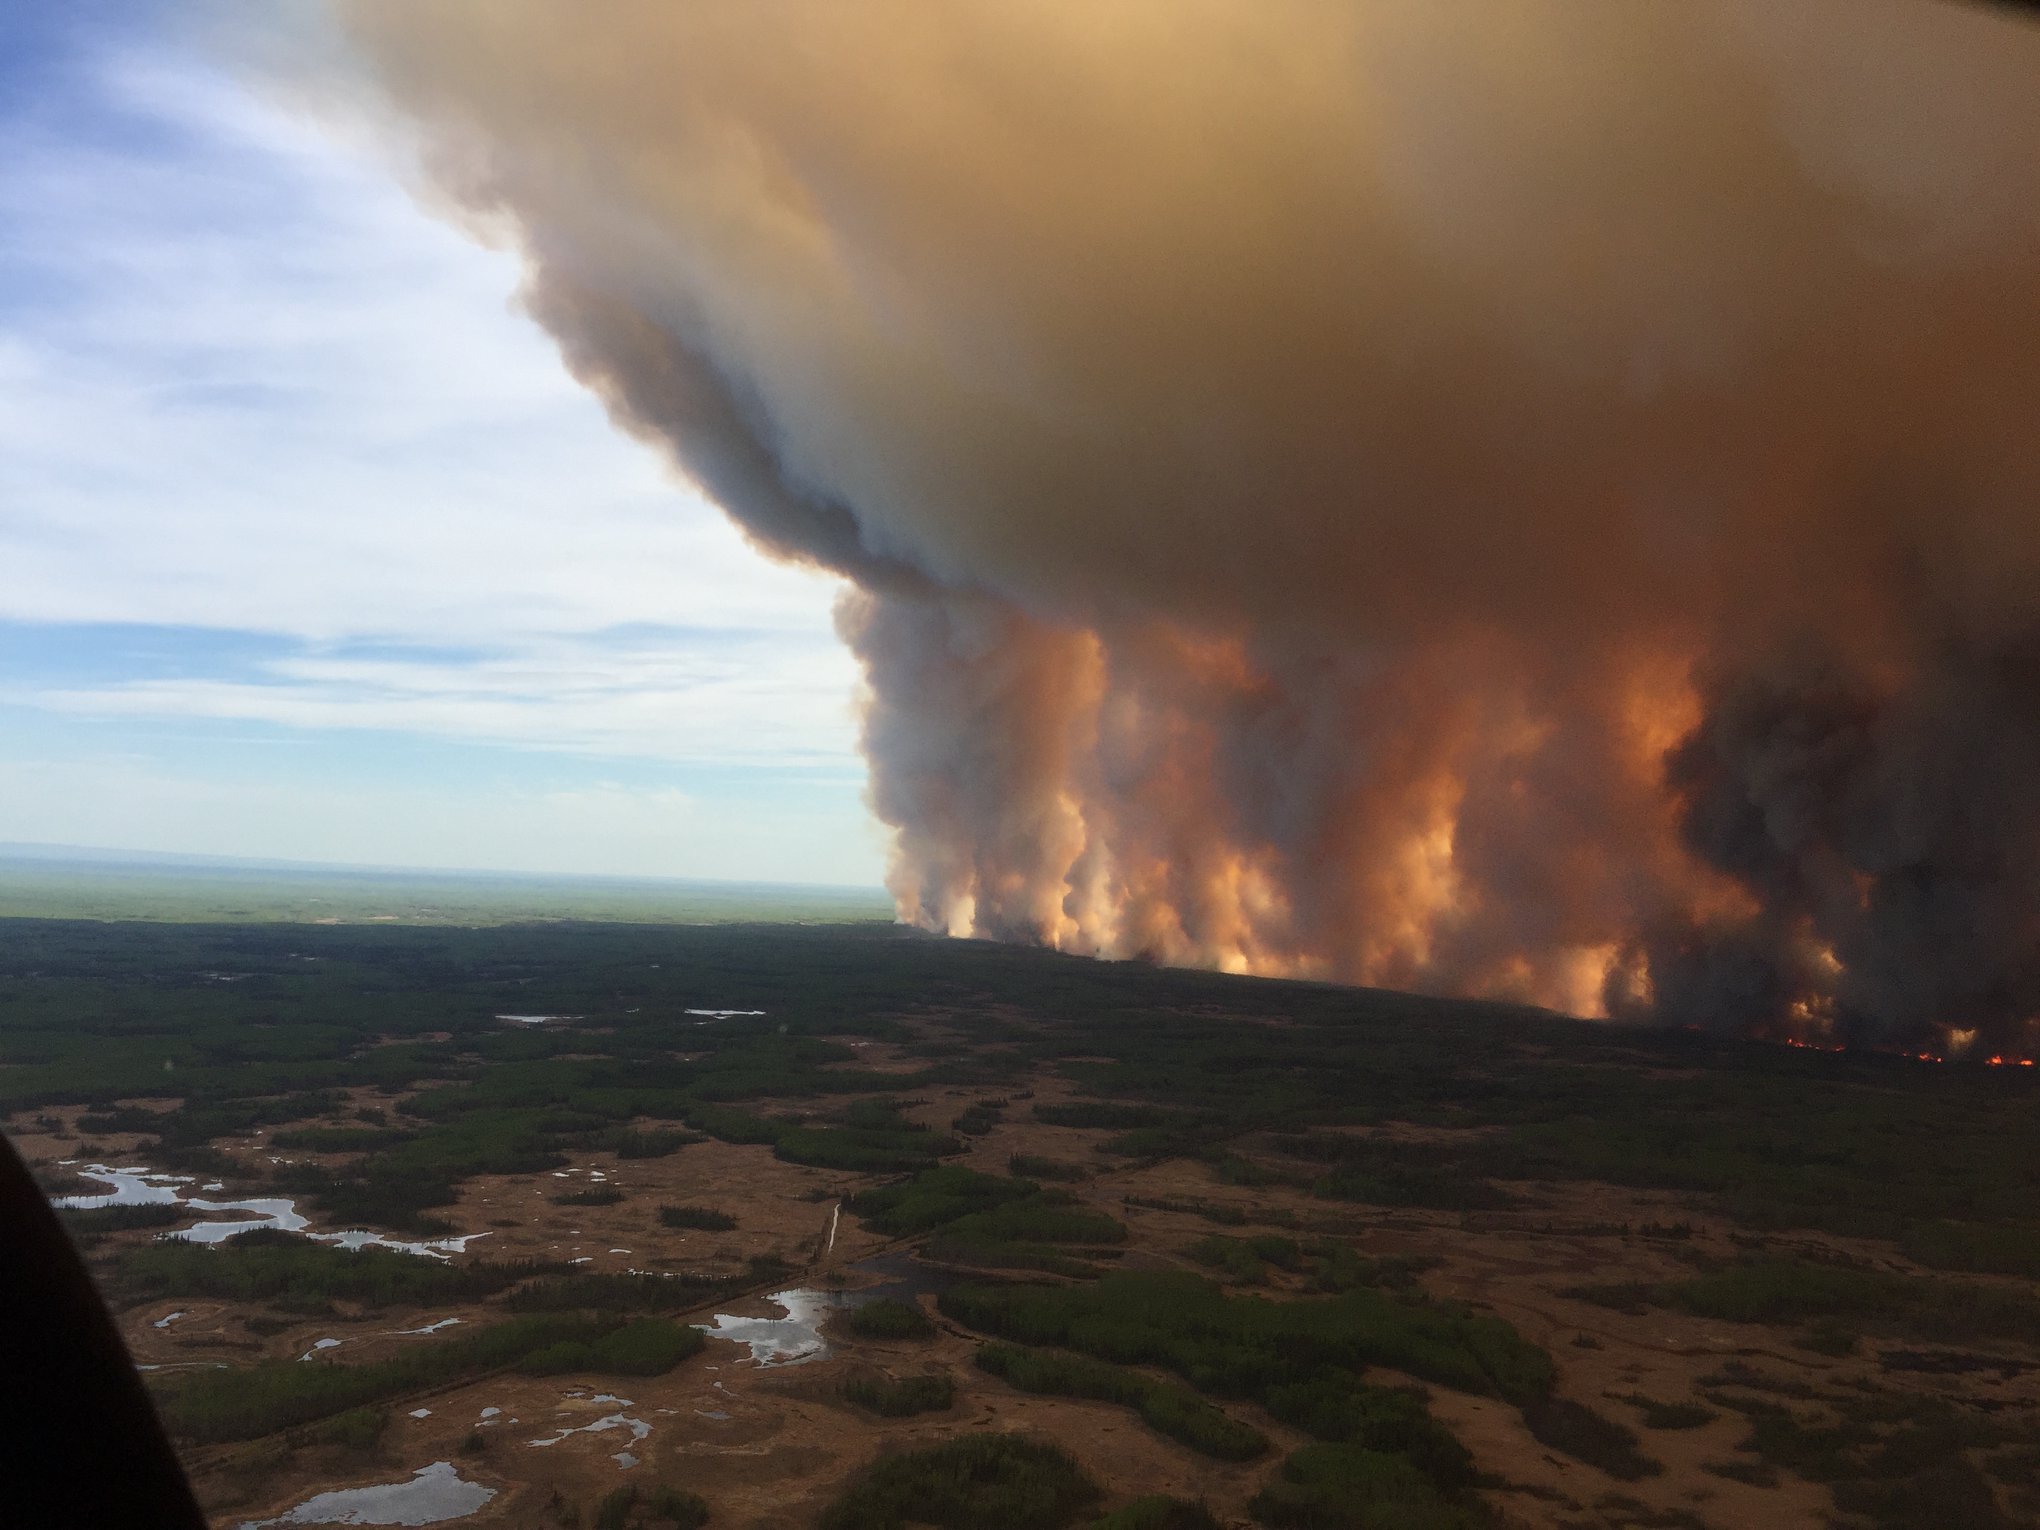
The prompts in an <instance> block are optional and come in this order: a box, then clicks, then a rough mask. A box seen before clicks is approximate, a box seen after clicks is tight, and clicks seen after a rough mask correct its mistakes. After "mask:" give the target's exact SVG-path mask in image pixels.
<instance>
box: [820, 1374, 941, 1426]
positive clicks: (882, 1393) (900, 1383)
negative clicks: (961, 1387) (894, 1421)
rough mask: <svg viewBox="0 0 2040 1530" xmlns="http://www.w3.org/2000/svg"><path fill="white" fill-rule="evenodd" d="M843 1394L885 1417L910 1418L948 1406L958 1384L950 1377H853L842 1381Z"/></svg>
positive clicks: (861, 1406)
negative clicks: (896, 1378) (895, 1378)
mask: <svg viewBox="0 0 2040 1530" xmlns="http://www.w3.org/2000/svg"><path fill="white" fill-rule="evenodd" d="M843 1395H844V1396H845V1397H846V1398H848V1399H849V1400H850V1401H851V1402H853V1403H855V1404H857V1406H858V1407H860V1408H869V1409H870V1410H871V1411H872V1412H873V1413H877V1414H882V1415H883V1416H884V1417H886V1418H909V1417H911V1416H913V1415H914V1414H916V1413H934V1412H938V1411H939V1410H941V1409H943V1408H946V1407H948V1406H949V1405H950V1403H951V1402H952V1401H953V1400H954V1398H955V1396H956V1383H955V1382H953V1381H951V1380H950V1379H949V1377H947V1376H903V1377H900V1378H899V1379H898V1380H894V1379H893V1378H891V1377H889V1376H853V1377H852V1378H851V1379H850V1380H848V1381H846V1382H844V1383H843Z"/></svg>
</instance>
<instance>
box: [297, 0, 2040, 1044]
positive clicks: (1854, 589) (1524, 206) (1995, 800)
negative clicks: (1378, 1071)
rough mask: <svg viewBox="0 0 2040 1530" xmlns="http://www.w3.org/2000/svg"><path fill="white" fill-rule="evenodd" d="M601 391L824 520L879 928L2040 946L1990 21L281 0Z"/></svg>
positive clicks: (1610, 959)
mask: <svg viewBox="0 0 2040 1530" xmlns="http://www.w3.org/2000/svg"><path fill="white" fill-rule="evenodd" d="M336 4H337V8H338V10H339V12H340V14H341V16H342V18H343V20H344V21H345V23H346V25H347V27H348V29H349V33H350V35H351V37H352V38H353V40H354V42H355V43H356V44H357V45H358V47H359V49H360V52H361V56H362V58H363V59H365V60H366V61H367V64H368V66H369V70H370V72H371V73H372V75H373V78H374V80H375V86H376V89H377V90H378V91H379V92H381V93H382V96H383V99H385V100H386V101H387V102H388V103H390V104H392V105H393V107H394V113H393V115H394V117H395V118H396V119H397V120H400V121H402V122H404V123H406V124H407V125H408V130H409V131H411V132H413V133H414V134H415V136H416V140H417V142H418V143H419V145H420V148H421V153H422V155H423V158H424V161H425V163H426V164H427V165H428V166H429V168H430V174H431V178H432V181H433V183H434V185H435V186H436V188H437V191H436V193H435V194H438V195H441V196H445V197H448V198H450V199H451V200H452V202H453V203H454V205H455V206H456V207H457V208H458V210H459V213H460V215H461V216H463V217H466V218H469V219H471V220H474V221H475V222H476V223H477V224H479V225H480V226H482V227H484V228H486V229H491V230H494V231H497V232H498V233H500V234H502V235H504V236H506V237H509V238H511V239H514V240H515V241H516V242H517V243H518V245H519V246H520V247H521V248H522V249H523V251H524V252H525V254H526V256H527V258H528V261H529V268H530V282H529V302H530V305H531V308H532V310H533V312H534V313H535V314H536V315H537V316H538V317H539V318H540V320H541V321H542V322H543V323H544V324H545V325H546V326H547V327H548V328H549V329H550V330H551V331H552V332H553V333H554V334H555V335H556V336H557V337H558V338H559V341H560V344H561V346H562V347H563V349H564V351H565V353H566V355H567V357H568V359H569V361H570V364H571V365H572V366H573V367H574V369H575V371H576V372H577V374H578V375H580V376H581V377H582V378H583V379H584V380H586V381H587V382H588V384H589V385H590V386H591V387H593V388H595V389H596V390H597V391H598V392H600V393H601V394H602V396H603V397H604V398H605V399H606V400H607V401H608V402H609V405H610V407H611V409H612V410H613V412H614V413H615V415H616V416H617V418H618V419H619V421H620V422H621V423H622V424H623V425H624V426H625V427H626V428H628V429H630V430H632V431H634V432H636V433H638V434H640V435H642V436H644V437H646V438H648V439H650V440H652V441H654V442H656V443H658V444H659V445H661V446H662V447H663V448H665V449H666V450H668V451H669V452H670V453H671V454H672V456H673V458H674V460H675V461H676V463H677V464H679V466H680V467H681V468H682V470H684V471H686V472H688V473H690V474H692V475H693V476H695V477H696V478H697V479H698V480H699V481H701V482H702V483H703V484H704V485H705V486H706V487H707V488H708V489H709V490H710V491H711V492H712V494H713V495H714V496H715V497H716V498H717V499H718V500H719V502H721V503H722V504H723V505H724V506H725V507H726V508H727V509H728V510H729V511H730V513H731V514H732V515H733V516H734V517H736V519H737V520H738V521H739V522H740V523H741V524H742V525H743V526H744V527H745V528H746V529H747V530H748V531H749V532H750V534H751V535H752V536H753V537H754V538H755V539H756V540H757V541H758V543H759V544H760V545H761V546H762V547H764V548H765V549H766V550H767V551H769V552H771V553H773V554H774V555H777V556H782V557H791V558H799V559H804V560H807V561H810V562H813V563H816V564H819V565H821V566H824V567H827V568H830V569H834V570H837V571H839V572H841V573H843V574H844V575H846V576H847V577H848V578H849V579H850V580H851V581H853V583H854V590H853V593H851V594H850V595H849V596H848V597H847V598H846V600H845V603H844V606H843V609H842V612H841V626H842V630H843V632H844V634H845V636H846V638H847V639H848V640H849V641H850V642H851V644H852V645H853V647H854V648H855V649H856V651H857V652H858V654H859V655H860V656H861V658H862V659H863V661H864V664H865V667H866V672H867V675H868V677H869V684H870V695H869V698H868V712H867V723H866V742H867V746H868V751H869V754H870V757H871V766H872V783H873V784H872V797H873V802H874V805H875V807H876V809H877V811H878V813H879V815H880V816H881V817H882V818H883V819H885V821H887V822H888V823H890V824H892V825H893V826H894V827H895V828H896V829H897V831H898V855H897V859H896V865H895V869H894V878H893V880H894V890H895V892H896V894H897V895H898V897H899V900H900V905H901V908H902V911H903V912H904V913H905V914H906V915H907V916H909V917H911V918H914V919H916V920H919V921H921V922H923V923H925V924H928V925H930V926H931V927H935V928H942V929H950V930H954V931H959V932H964V931H971V932H977V933H983V934H991V935H997V936H1001V937H1006V938H1014V939H1029V940H1046V941H1051V942H1054V943H1056V944H1058V945H1061V946H1064V947H1065V948H1069V949H1078V950H1093V951H1099V952H1103V953H1108V954H1143V955H1149V956H1153V957H1156V958H1159V959H1163V960H1170V961H1187V962H1202V963H1208V964H1213V965H1220V966H1226V967H1230V968H1235V969H1245V970H1254V971H1265V972H1290V973H1304V974H1316V975H1325V976H1333V977H1341V978H1349V979H1358V980H1363V981H1373V982H1386V983H1397V984H1408V985H1414V986H1420V987H1426V988H1431V989H1438V990H1445V991H1461V992H1478V993H1488V994H1502V995H1512V996H1518V997H1524V998H1530V999H1536V1000H1541V1001H1544V1002H1550V1003H1556V1004H1561V1005H1564V1006H1567V1007H1570V1008H1574V1009H1578V1010H1582V1011H1589V1012H1599V1011H1602V1010H1604V1009H1605V1010H1610V1011H1614V1012H1618V1013H1651V1014H1655V1015H1657V1016H1659V1017H1661V1018H1665V1019H1669V1020H1673V1021H1678V1022H1681V1023H1697V1024H1705V1025H1713V1026H1725V1027H1735V1028H1744V1029H1758V1030H1771V1031H1777V1032H1790V1033H1818V1034H1825V1035H1831V1036H1859V1037H1875V1038H1904V1039H1911V1038H1912V1037H1914V1036H1916V1035H1918V1036H1936V1035H1939V1034H1941V1033H1942V1032H1944V1031H1956V1032H1968V1031H1971V1030H1973V1031H1975V1032H1977V1037H1976V1039H1975V1042H1974V1044H1975V1045H1979V1046H1991V1047H2021V1048H2023V1047H2026V1046H2027V1045H2029V1039H2028V1038H2027V1037H2026V1034H2025V1033H2026V1029H2027V1027H2028V1025H2029V1023H2030V1022H2031V1020H2032V1018H2033V1017H2034V1016H2035V1014H2036V1013H2040V922H2036V921H2040V901H2036V897H2035V894H2036V893H2040V887H2036V885H2035V883H2036V880H2040V821H2036V809H2035V808H2034V807H2033V806H2032V805H2030V804H2031V801H2032V799H2033V798H2034V795H2035V788H2036V787H2040V769H2036V767H2040V753H2036V750H2040V672H2036V669H2035V661H2034V656H2035V655H2036V653H2040V502H2036V497H2035V490H2036V487H2040V428H2036V424H2035V419H2034V415H2035V405H2036V404H2040V279H2036V278H2040V156H2035V154H2034V153H2033V145H2034V144H2036V143H2040V29H2036V28H2034V27H2032V26H2029V25H2024V24H2022V23H2019V22H2016V21H2013V20H2008V19H2006V18H2004V17H2003V16H2001V15H1999V14H1995V13H1991V12H1987V11H1982V10H1977V11H1968V10H1963V9H1960V8H1957V7H1952V6H1940V5H1933V4H1929V3H1926V0H1798V3H1795V4H1793V5H1790V6H1778V5H1775V4H1772V3H1769V0H1630V3H1625V4H1623V5H1620V6H1593V5H1581V4H1578V3H1577V0H1514V3H1508V4H1501V5H1497V4H1494V3H1492V0H1479V3H1474V0H1368V3H1355V4H1344V5H1328V4H1322V3H1318V0H1253V3H1251V4H1249V3H1244V0H1037V3H1030V4H1025V5H1012V4H1005V3H998V4H994V3H990V0H952V3H943V4H937V5H930V4H925V3H921V0H861V3H859V4H857V5H854V6H847V5H839V4H832V3H824V0H748V3H746V4H743V5H726V4H719V3H708V0H698V3H689V0H618V3H614V4H611V5H608V6H605V7H603V8H602V9H601V10H600V12H599V13H595V14H593V15H591V14H590V13H589V12H587V11H585V10H584V9H581V8H576V7H570V6H565V5H560V4H557V3H554V0H496V3H493V4H492V5H491V6H490V7H489V8H488V9H487V11H486V13H485V14H484V13H478V12H477V11H475V10H473V9H471V8H468V7H463V6H455V5H450V4H442V3H434V0H336Z"/></svg>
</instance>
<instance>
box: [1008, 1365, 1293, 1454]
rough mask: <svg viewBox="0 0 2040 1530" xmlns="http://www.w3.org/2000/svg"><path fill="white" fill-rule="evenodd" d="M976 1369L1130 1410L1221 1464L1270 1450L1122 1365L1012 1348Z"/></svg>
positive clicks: (1201, 1403)
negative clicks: (1219, 1461) (1221, 1462)
mask: <svg viewBox="0 0 2040 1530" xmlns="http://www.w3.org/2000/svg"><path fill="white" fill-rule="evenodd" d="M977 1365H978V1368H979V1369H980V1370H984V1371H989V1372H990V1373H991V1374H992V1375H994V1376H997V1377H999V1378H1000V1379H1001V1380H1002V1381H1004V1382H1006V1383H1007V1384H1008V1385H1010V1386H1013V1387H1017V1388H1019V1390H1021V1391H1023V1392H1034V1393H1039V1394H1046V1395H1050V1396H1056V1397H1084V1398H1090V1399H1092V1400H1093V1401H1097V1402H1109V1403H1119V1404H1121V1405H1122V1406H1124V1407H1129V1408H1132V1409H1134V1410H1136V1411H1137V1412H1138V1413H1139V1414H1140V1416H1141V1419H1142V1421H1143V1422H1145V1423H1146V1424H1147V1426H1148V1427H1149V1428H1150V1429H1152V1430H1154V1431H1155V1432H1156V1433H1157V1434H1164V1435H1167V1436H1168V1437H1169V1438H1170V1439H1173V1440H1179V1441H1181V1442H1182V1443H1183V1444H1185V1445H1187V1446H1189V1447H1190V1448H1191V1449H1192V1450H1195V1451H1197V1452H1199V1453H1200V1454H1203V1455H1207V1456H1212V1457H1215V1458H1216V1459H1218V1460H1221V1461H1251V1460H1253V1459H1254V1458H1255V1457H1256V1456H1259V1455H1262V1454H1265V1453H1266V1451H1267V1449H1268V1437H1267V1436H1266V1435H1264V1434H1262V1433H1261V1431H1260V1430H1258V1429H1255V1428H1253V1427H1252V1426H1250V1425H1247V1424H1242V1423H1240V1422H1239V1421H1238V1420H1237V1419H1234V1418H1230V1417H1228V1416H1227V1415H1226V1414H1225V1413H1223V1412H1221V1411H1220V1410H1219V1409H1217V1408H1215V1407H1213V1406H1212V1405H1211V1404H1210V1403H1208V1402H1206V1401H1205V1400H1204V1399H1203V1398H1201V1397H1199V1396H1198V1395H1197V1394H1196V1393H1195V1392H1190V1391H1186V1390H1185V1389H1184V1388H1182V1387H1177V1386H1170V1385H1168V1384H1166V1383H1164V1382H1158V1381H1152V1380H1150V1379H1149V1378H1147V1377H1146V1376H1143V1375H1141V1374H1140V1373H1139V1372H1138V1371H1131V1370H1127V1369H1125V1368H1124V1367H1122V1366H1117V1365H1107V1364H1106V1363H1104V1362H1103V1361H1100V1360H1093V1359H1089V1358H1087V1357H1085V1356H1083V1355H1072V1354H1068V1353H1066V1352H1062V1351H1056V1350H1045V1349H1025V1348H1020V1347H1018V1346H1015V1345H1010V1344H986V1345H984V1346H982V1347H981V1348H980V1349H979V1350H978V1352H977Z"/></svg>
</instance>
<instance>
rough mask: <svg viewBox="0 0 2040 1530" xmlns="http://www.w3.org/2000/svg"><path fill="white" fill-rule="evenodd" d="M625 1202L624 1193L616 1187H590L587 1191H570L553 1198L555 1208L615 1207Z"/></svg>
mask: <svg viewBox="0 0 2040 1530" xmlns="http://www.w3.org/2000/svg"><path fill="white" fill-rule="evenodd" d="M622 1200H623V1192H622V1191H621V1190H619V1189H617V1188H616V1187H615V1186H614V1185H590V1186H589V1187H588V1188H587V1189H585V1190H569V1191H567V1192H566V1194H564V1195H556V1196H554V1197H553V1198H552V1203H553V1204H554V1205H555V1206H614V1205H617V1204H618V1203H620V1202H621V1201H622Z"/></svg>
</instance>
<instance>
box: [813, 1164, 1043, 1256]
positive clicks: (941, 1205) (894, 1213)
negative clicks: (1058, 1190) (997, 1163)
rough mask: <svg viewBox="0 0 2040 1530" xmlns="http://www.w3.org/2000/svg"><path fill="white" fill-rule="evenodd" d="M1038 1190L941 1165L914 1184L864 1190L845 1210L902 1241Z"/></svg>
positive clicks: (1017, 1181)
mask: <svg viewBox="0 0 2040 1530" xmlns="http://www.w3.org/2000/svg"><path fill="white" fill-rule="evenodd" d="M1039 1189H1040V1186H1038V1185H1034V1184H1030V1183H1029V1182H1028V1181H1026V1180H1022V1179H1001V1178H1000V1177H999V1176H998V1175H996V1174H980V1173H978V1172H977V1171H976V1170H975V1169H965V1168H960V1167H957V1166H955V1165H953V1164H945V1165H943V1166H942V1167H941V1168H936V1169H927V1170H924V1171H923V1172H922V1173H920V1174H917V1175H915V1176H914V1177H913V1178H912V1179H909V1180H902V1181H900V1182H898V1183H896V1184H891V1185H882V1186H880V1187H879V1188H878V1189H876V1190H867V1191H865V1192H864V1193H863V1194H862V1195H855V1196H852V1197H851V1198H850V1200H849V1201H848V1202H846V1203H845V1204H846V1205H847V1207H848V1209H849V1210H851V1211H852V1212H855V1213H856V1214H857V1215H858V1216H860V1217H862V1218H863V1219H864V1220H865V1221H867V1222H869V1223H870V1224H871V1226H872V1227H873V1228H874V1229H875V1230H876V1231H878V1232H882V1233H885V1234H887V1235H888V1236H891V1237H895V1238H900V1237H909V1236H912V1235H913V1234H915V1233H924V1232H929V1231H931V1230H933V1229H934V1228H937V1227H941V1226H943V1225H944V1224H946V1223H949V1222H954V1221H956V1220H957V1219H958V1218H960V1217H965V1216H969V1215H971V1214H972V1213H974V1212H983V1211H989V1210H991V1209H992V1208H994V1207H997V1206H1000V1205H1002V1204H1004V1203H1006V1202H1008V1201H1016V1200H1024V1199H1026V1198H1027V1197H1029V1196H1031V1195H1034V1194H1035V1193H1036V1192H1037V1191H1039Z"/></svg>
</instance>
